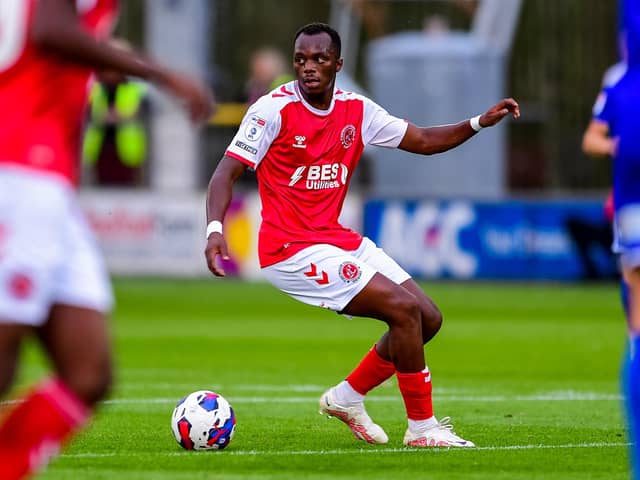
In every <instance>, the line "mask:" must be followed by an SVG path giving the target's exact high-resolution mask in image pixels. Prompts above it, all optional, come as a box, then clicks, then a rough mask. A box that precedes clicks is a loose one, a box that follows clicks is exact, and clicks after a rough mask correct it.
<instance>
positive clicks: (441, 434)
mask: <svg viewBox="0 0 640 480" xmlns="http://www.w3.org/2000/svg"><path fill="white" fill-rule="evenodd" d="M450 421H451V418H450V417H444V418H442V419H440V421H439V422H438V424H437V425H436V426H434V427H431V428H428V429H426V430H423V431H421V432H415V433H414V432H412V431H411V430H409V429H407V433H405V434H404V440H403V442H402V443H404V444H405V445H406V446H407V447H467V448H469V447H475V444H474V443H473V442H470V441H469V440H465V439H464V438H460V437H459V436H458V435H456V434H455V433H454V431H453V425H451V423H449V422H450Z"/></svg>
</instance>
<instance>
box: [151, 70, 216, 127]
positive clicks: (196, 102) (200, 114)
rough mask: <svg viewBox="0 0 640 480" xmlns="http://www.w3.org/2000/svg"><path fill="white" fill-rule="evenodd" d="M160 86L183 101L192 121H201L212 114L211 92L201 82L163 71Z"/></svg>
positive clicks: (212, 101)
mask: <svg viewBox="0 0 640 480" xmlns="http://www.w3.org/2000/svg"><path fill="white" fill-rule="evenodd" d="M162 86H163V87H164V88H166V89H167V90H168V91H169V92H170V93H172V94H173V95H175V96H176V97H178V98H179V99H180V100H182V101H183V102H184V104H185V108H186V109H187V110H188V111H189V115H190V117H191V120H192V121H193V122H195V123H203V122H205V121H207V120H208V119H209V118H210V117H211V115H212V114H213V111H214V107H215V103H214V99H213V93H212V92H211V90H210V89H208V88H207V87H206V86H205V85H204V84H202V83H201V82H199V81H197V80H195V79H193V78H191V77H188V76H186V75H183V74H181V73H178V72H173V71H165V72H163V75H162Z"/></svg>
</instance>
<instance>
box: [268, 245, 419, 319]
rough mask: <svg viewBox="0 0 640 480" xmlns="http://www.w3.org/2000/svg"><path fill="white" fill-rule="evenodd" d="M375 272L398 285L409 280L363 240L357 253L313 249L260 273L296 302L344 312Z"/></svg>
mask: <svg viewBox="0 0 640 480" xmlns="http://www.w3.org/2000/svg"><path fill="white" fill-rule="evenodd" d="M376 272H380V273H381V274H382V275H384V276H385V277H387V278H389V279H390V280H392V281H393V282H395V283H397V284H401V283H403V282H405V281H407V280H409V279H410V278H411V276H410V275H409V274H408V273H407V272H405V271H404V270H403V269H402V268H401V267H400V265H398V264H397V263H396V262H395V260H393V259H392V258H391V257H390V256H389V255H387V254H386V253H385V252H384V251H383V250H382V249H381V248H378V247H377V246H376V244H375V243H373V242H372V241H371V240H369V239H368V238H366V237H365V238H363V239H362V243H361V244H360V247H359V248H358V249H357V250H353V251H346V250H343V249H341V248H338V247H335V246H333V245H327V244H319V245H313V246H311V247H308V248H305V249H304V250H301V251H300V252H298V253H296V254H295V255H294V256H292V257H290V258H288V259H286V260H283V261H282V262H279V263H276V264H275V265H270V266H268V267H265V268H263V269H262V273H263V274H264V276H265V278H266V279H267V280H268V281H269V282H270V283H271V284H273V285H274V286H275V287H276V288H278V289H280V290H281V291H283V292H284V293H286V294H288V295H290V296H291V297H293V298H295V299H296V300H299V301H301V302H303V303H306V304H308V305H313V306H317V307H323V308H328V309H330V310H335V311H336V312H341V311H342V310H344V309H345V307H346V306H347V305H348V304H349V302H350V301H351V300H353V298H354V297H355V296H356V295H357V294H358V293H360V291H361V290H362V289H363V288H364V287H365V286H366V285H367V283H369V281H370V280H371V278H372V277H373V276H374V275H375V274H376Z"/></svg>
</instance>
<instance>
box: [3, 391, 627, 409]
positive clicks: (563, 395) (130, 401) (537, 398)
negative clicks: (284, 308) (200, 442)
mask: <svg viewBox="0 0 640 480" xmlns="http://www.w3.org/2000/svg"><path fill="white" fill-rule="evenodd" d="M227 398H228V400H229V401H230V402H231V403H233V404H240V403H248V404H255V403H292V404H296V403H301V404H305V403H314V402H316V401H317V398H316V397H252V396H229V397H227ZM433 399H434V401H436V402H465V403H498V402H573V401H586V402H613V401H615V402H619V401H621V400H622V399H623V397H622V395H619V394H608V393H595V392H573V391H569V392H548V393H542V394H538V395H513V396H509V395H491V396H482V395H480V396H476V395H434V396H433ZM178 400H180V399H179V398H176V397H171V398H168V397H166V398H163V397H154V398H112V399H109V400H105V401H104V402H102V403H103V404H105V405H153V404H171V405H175V404H176V403H177V402H178ZM400 400H401V397H400V395H395V396H390V395H389V396H381V395H372V396H370V397H367V402H398V401H400ZM19 402H20V400H5V401H1V402H0V406H3V405H12V404H15V403H19Z"/></svg>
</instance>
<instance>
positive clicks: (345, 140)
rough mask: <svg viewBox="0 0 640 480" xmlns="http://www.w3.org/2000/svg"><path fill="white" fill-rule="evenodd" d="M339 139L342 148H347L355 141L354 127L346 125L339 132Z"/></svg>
mask: <svg viewBox="0 0 640 480" xmlns="http://www.w3.org/2000/svg"><path fill="white" fill-rule="evenodd" d="M340 141H341V142H342V146H343V147H344V148H349V147H350V146H351V145H353V142H355V141H356V127H354V126H353V125H347V126H346V127H344V128H343V129H342V132H340Z"/></svg>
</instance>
